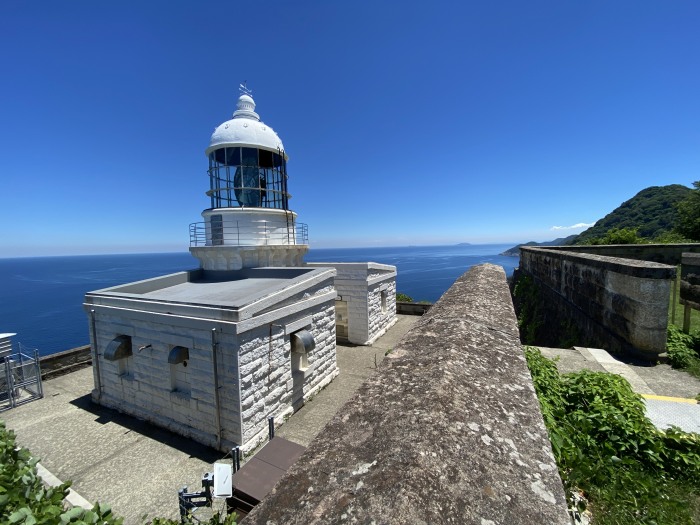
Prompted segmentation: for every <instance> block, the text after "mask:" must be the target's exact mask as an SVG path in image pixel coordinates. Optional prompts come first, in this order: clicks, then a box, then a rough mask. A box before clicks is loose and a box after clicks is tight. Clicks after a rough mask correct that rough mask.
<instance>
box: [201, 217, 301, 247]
mask: <svg viewBox="0 0 700 525" xmlns="http://www.w3.org/2000/svg"><path fill="white" fill-rule="evenodd" d="M295 244H309V227H308V226H307V225H306V224H304V223H302V222H297V223H296V224H290V225H289V226H285V225H282V226H280V225H279V223H272V222H270V221H265V220H261V221H258V222H257V223H256V224H255V225H254V226H249V225H247V226H241V225H239V224H238V223H236V224H228V223H226V224H224V223H223V222H218V221H216V220H212V221H211V222H208V223H206V222H194V223H192V224H190V246H267V245H295Z"/></svg>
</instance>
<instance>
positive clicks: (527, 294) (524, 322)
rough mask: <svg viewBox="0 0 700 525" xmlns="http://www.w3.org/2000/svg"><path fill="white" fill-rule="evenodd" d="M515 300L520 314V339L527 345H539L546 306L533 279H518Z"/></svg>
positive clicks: (514, 289) (524, 276)
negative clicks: (539, 335) (539, 333)
mask: <svg viewBox="0 0 700 525" xmlns="http://www.w3.org/2000/svg"><path fill="white" fill-rule="evenodd" d="M513 300H514V302H515V307H516V311H517V313H518V328H519V329H520V339H521V340H522V342H523V343H524V344H526V345H532V344H537V343H538V341H537V339H538V332H539V330H540V327H541V326H542V323H543V322H544V316H543V315H544V305H543V304H542V299H541V298H540V295H539V291H538V290H537V286H536V285H535V282H534V281H533V280H532V278H531V277H528V276H526V275H521V276H520V277H518V279H517V281H516V282H515V287H514V288H513Z"/></svg>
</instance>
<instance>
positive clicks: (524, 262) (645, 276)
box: [520, 247, 676, 358]
mask: <svg viewBox="0 0 700 525" xmlns="http://www.w3.org/2000/svg"><path fill="white" fill-rule="evenodd" d="M520 269H521V271H522V272H524V273H525V274H527V275H529V276H531V277H533V278H534V279H535V281H536V284H537V285H538V287H539V288H540V290H541V292H542V299H543V301H544V304H545V308H546V310H547V312H548V313H549V314H551V315H550V317H552V318H556V319H558V320H559V324H561V325H565V324H567V323H570V322H573V323H574V325H575V326H577V327H579V329H580V330H581V331H582V332H583V333H584V334H585V337H586V339H587V344H592V345H595V346H599V347H601V348H605V349H607V350H610V351H613V352H616V353H631V354H633V355H637V356H640V357H644V358H654V357H655V356H657V355H658V354H660V353H662V352H664V351H665V350H666V330H667V325H668V307H669V298H670V293H671V284H672V280H673V278H674V277H675V272H676V269H675V267H673V266H669V265H666V264H661V263H655V262H649V261H641V260H632V259H621V258H617V257H607V256H602V255H596V254H588V253H580V252H578V253H573V252H570V251H567V250H561V249H557V250H552V249H549V248H547V249H545V248H535V247H521V249H520ZM552 329H554V328H552Z"/></svg>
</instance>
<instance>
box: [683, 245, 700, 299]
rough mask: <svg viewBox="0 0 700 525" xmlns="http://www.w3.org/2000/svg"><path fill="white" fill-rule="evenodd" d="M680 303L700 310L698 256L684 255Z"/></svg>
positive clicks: (699, 259) (699, 255)
mask: <svg viewBox="0 0 700 525" xmlns="http://www.w3.org/2000/svg"><path fill="white" fill-rule="evenodd" d="M681 303H682V304H685V305H687V306H690V307H692V308H694V309H696V310H700V254H699V253H684V254H683V259H682V265H681Z"/></svg>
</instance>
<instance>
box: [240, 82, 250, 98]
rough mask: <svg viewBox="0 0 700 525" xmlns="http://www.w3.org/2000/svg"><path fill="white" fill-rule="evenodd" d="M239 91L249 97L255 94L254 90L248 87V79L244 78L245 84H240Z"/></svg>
mask: <svg viewBox="0 0 700 525" xmlns="http://www.w3.org/2000/svg"><path fill="white" fill-rule="evenodd" d="M238 91H240V92H241V95H248V96H249V97H250V96H252V95H253V90H252V89H249V88H248V81H247V80H244V81H243V84H238Z"/></svg>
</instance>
